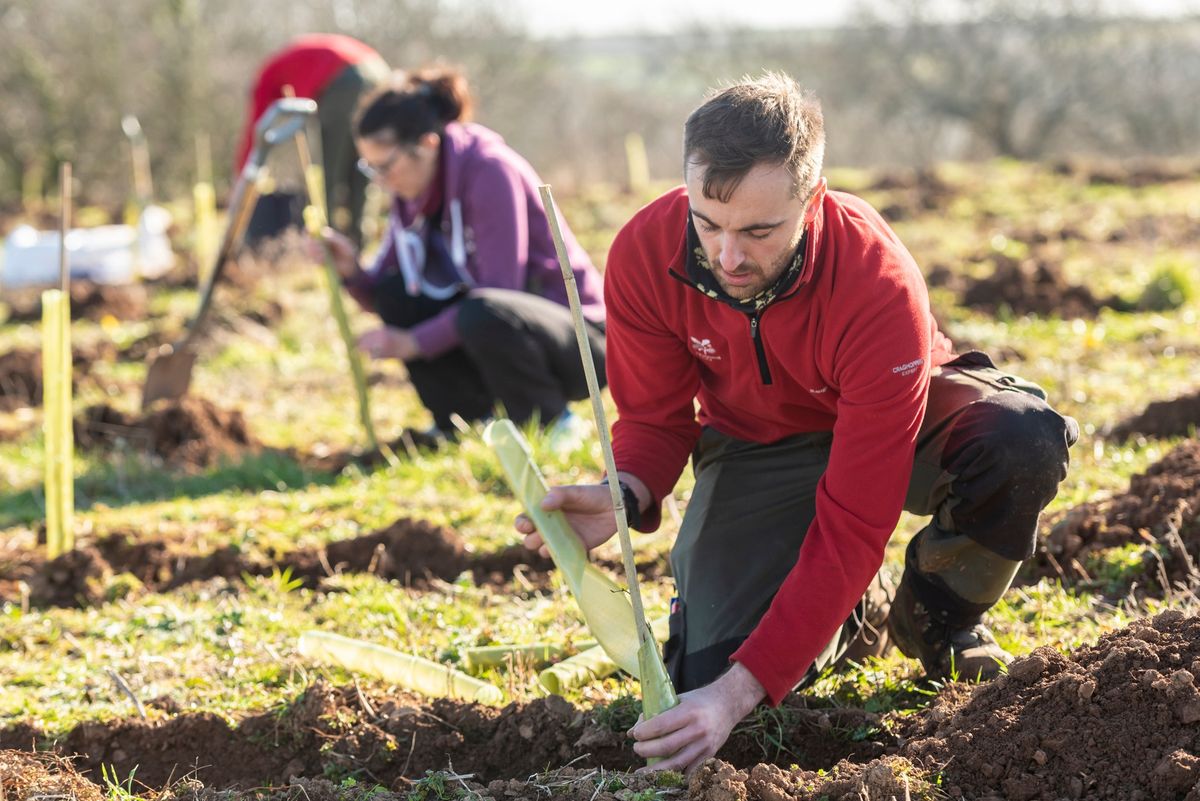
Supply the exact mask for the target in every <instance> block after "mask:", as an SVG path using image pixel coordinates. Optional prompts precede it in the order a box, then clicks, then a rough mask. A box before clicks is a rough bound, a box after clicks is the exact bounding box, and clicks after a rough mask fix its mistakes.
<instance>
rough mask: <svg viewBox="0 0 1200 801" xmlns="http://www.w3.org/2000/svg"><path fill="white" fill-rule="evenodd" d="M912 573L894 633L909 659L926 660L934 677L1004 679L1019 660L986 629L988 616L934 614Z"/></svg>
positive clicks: (892, 619) (901, 591) (900, 592)
mask: <svg viewBox="0 0 1200 801" xmlns="http://www.w3.org/2000/svg"><path fill="white" fill-rule="evenodd" d="M912 587H913V580H912V576H911V574H910V573H909V571H905V576H904V579H902V580H901V582H900V587H899V588H898V589H897V590H896V597H895V599H894V601H893V602H892V611H891V614H890V615H889V616H888V632H889V633H890V634H891V637H892V641H893V642H895V644H896V647H897V648H899V649H900V652H901V653H903V654H904V655H905V656H907V657H910V658H912V659H919V660H921V665H922V666H924V668H925V674H926V675H927V676H929V678H931V679H945V678H956V679H960V680H963V681H987V680H989V679H992V678H995V677H996V676H998V675H999V674H1000V673H1001V671H1002V669H1003V667H1004V666H1005V665H1007V664H1008V663H1009V662H1011V661H1012V659H1013V656H1012V654H1010V653H1009V652H1008V651H1005V650H1004V649H1003V648H1001V647H1000V645H999V644H998V643H997V642H996V638H995V637H993V636H992V632H991V631H990V630H988V627H987V626H985V625H983V621H982V615H975V616H973V617H966V618H963V617H961V616H960V617H959V618H958V619H957V620H954V619H953V617H954V616H952V615H951V614H950V613H949V612H948V611H938V610H931V609H929V608H928V607H927V606H926V605H925V604H923V603H921V602H920V601H919V600H917V598H916V596H915V595H914V594H913V589H912Z"/></svg>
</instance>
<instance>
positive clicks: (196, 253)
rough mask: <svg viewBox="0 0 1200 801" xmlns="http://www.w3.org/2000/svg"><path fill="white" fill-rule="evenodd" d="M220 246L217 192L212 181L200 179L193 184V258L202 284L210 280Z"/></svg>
mask: <svg viewBox="0 0 1200 801" xmlns="http://www.w3.org/2000/svg"><path fill="white" fill-rule="evenodd" d="M219 246H220V242H219V241H218V232H217V192H216V190H215V189H213V185H212V184H211V183H208V182H207V181H199V182H197V183H196V184H194V185H193V186H192V258H193V259H195V261H196V269H197V271H198V273H199V280H200V285H201V286H203V285H204V283H205V282H206V281H207V280H208V271H209V270H211V269H212V263H213V261H214V260H215V259H216V256H217V248H218V247H219Z"/></svg>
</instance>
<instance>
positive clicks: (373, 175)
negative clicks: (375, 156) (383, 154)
mask: <svg viewBox="0 0 1200 801" xmlns="http://www.w3.org/2000/svg"><path fill="white" fill-rule="evenodd" d="M406 150H407V148H405V147H403V146H402V145H396V146H395V147H394V148H392V154H391V155H390V156H388V157H387V158H386V159H384V160H383V163H382V164H372V163H371V162H369V161H367V160H366V159H359V160H358V171H359V172H361V173H362V174H363V175H365V176H367V178H369V179H371V180H372V181H382V180H383V179H384V178H385V177H386V176H387V174H388V173H389V172H391V170H392V167H394V166H396V162H397V161H399V160H400V157H401V156H403V155H404V152H405V151H406Z"/></svg>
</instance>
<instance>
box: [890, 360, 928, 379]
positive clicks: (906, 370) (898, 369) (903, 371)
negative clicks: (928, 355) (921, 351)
mask: <svg viewBox="0 0 1200 801" xmlns="http://www.w3.org/2000/svg"><path fill="white" fill-rule="evenodd" d="M924 363H925V360H924V359H913V360H912V361H911V362H905V363H904V364H898V365H896V366H895V367H893V368H892V372H893V373H895V374H897V375H912V374H913V373H915V372H917V368H918V367H920V366H921V365H922V364H924Z"/></svg>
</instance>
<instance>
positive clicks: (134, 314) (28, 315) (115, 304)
mask: <svg viewBox="0 0 1200 801" xmlns="http://www.w3.org/2000/svg"><path fill="white" fill-rule="evenodd" d="M10 306H11V309H12V314H11V316H10V318H9V319H11V320H13V321H14V322H34V321H37V320H41V319H42V297H41V290H40V289H39V290H30V291H28V292H21V293H19V294H17V295H15V296H14V297H13V298H12V300H11V301H10ZM149 307H150V295H149V292H147V290H146V287H145V285H143V284H125V285H120V286H114V285H109V284H97V283H95V282H92V281H76V282H74V283H72V284H71V319H72V320H94V321H97V322H98V321H100V320H102V319H104V318H105V317H114V318H116V319H118V320H142V319H145V317H146V314H147V312H148V311H149Z"/></svg>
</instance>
